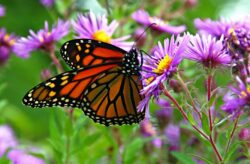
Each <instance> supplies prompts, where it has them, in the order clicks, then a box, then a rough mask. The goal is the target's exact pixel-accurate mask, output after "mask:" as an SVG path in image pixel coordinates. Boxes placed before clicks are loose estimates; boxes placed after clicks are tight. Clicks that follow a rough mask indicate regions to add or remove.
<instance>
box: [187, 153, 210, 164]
mask: <svg viewBox="0 0 250 164" xmlns="http://www.w3.org/2000/svg"><path fill="white" fill-rule="evenodd" d="M190 155H192V156H194V157H195V158H198V159H200V160H202V161H204V162H206V164H213V162H212V161H209V160H208V159H206V158H204V157H201V156H198V155H196V154H190Z"/></svg>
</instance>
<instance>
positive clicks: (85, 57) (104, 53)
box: [60, 39, 126, 69]
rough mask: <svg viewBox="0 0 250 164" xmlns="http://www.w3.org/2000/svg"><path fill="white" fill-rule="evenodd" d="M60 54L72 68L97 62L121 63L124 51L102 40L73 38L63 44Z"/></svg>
mask: <svg viewBox="0 0 250 164" xmlns="http://www.w3.org/2000/svg"><path fill="white" fill-rule="evenodd" d="M60 52H61V55H62V58H63V59H64V60H65V62H66V63H67V64H68V65H69V66H70V67H71V68H73V69H79V68H83V67H90V66H94V65H99V64H109V63H121V62H122V58H123V56H124V54H125V53H126V51H124V50H122V49H120V48H119V47H115V46H113V45H111V44H107V43H104V42H100V41H96V40H90V39H74V40H70V41H68V42H66V43H64V44H63V46H62V47H61V50H60Z"/></svg>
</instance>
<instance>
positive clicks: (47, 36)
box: [14, 20, 70, 58]
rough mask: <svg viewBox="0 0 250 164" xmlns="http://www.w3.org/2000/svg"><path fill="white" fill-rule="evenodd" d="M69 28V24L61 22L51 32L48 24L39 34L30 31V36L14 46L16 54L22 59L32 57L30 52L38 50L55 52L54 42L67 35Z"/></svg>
mask: <svg viewBox="0 0 250 164" xmlns="http://www.w3.org/2000/svg"><path fill="white" fill-rule="evenodd" d="M69 27H70V25H69V23H68V22H64V21H61V20H59V21H58V22H57V24H56V25H54V26H53V27H52V30H51V31H50V30H49V25H48V22H45V25H44V29H41V30H39V31H38V32H37V33H35V32H34V31H32V30H30V36H28V37H27V38H24V37H22V38H20V39H19V40H17V42H16V44H15V46H14V52H15V53H16V54H17V55H18V56H20V57H24V58H27V57H29V56H30V52H32V51H34V50H37V49H42V50H45V51H48V52H50V51H53V50H54V42H56V41H58V40H60V39H61V38H62V37H64V36H65V35H67V34H68V32H69Z"/></svg>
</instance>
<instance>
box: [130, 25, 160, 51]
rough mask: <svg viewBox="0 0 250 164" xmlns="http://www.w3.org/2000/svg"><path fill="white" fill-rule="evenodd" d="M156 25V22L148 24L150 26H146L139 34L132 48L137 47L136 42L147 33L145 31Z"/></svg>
mask: <svg viewBox="0 0 250 164" xmlns="http://www.w3.org/2000/svg"><path fill="white" fill-rule="evenodd" d="M154 25H156V23H151V24H150V25H148V26H147V27H146V28H145V30H144V31H143V32H142V33H141V34H140V36H139V37H138V38H136V40H135V42H134V44H133V46H132V48H134V47H135V44H136V43H137V42H138V41H139V40H140V39H141V38H142V36H143V34H145V32H146V31H147V30H148V29H149V28H151V27H152V26H154Z"/></svg>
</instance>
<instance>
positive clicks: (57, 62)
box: [49, 48, 63, 73]
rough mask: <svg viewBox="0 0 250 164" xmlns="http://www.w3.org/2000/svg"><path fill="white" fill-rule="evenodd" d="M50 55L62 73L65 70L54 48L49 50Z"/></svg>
mask: <svg viewBox="0 0 250 164" xmlns="http://www.w3.org/2000/svg"><path fill="white" fill-rule="evenodd" d="M49 56H50V58H51V60H52V62H53V64H54V65H55V66H56V68H57V71H58V72H59V73H62V72H63V67H62V65H61V63H60V62H59V60H58V59H57V57H56V55H55V51H54V48H51V49H50V51H49Z"/></svg>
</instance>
